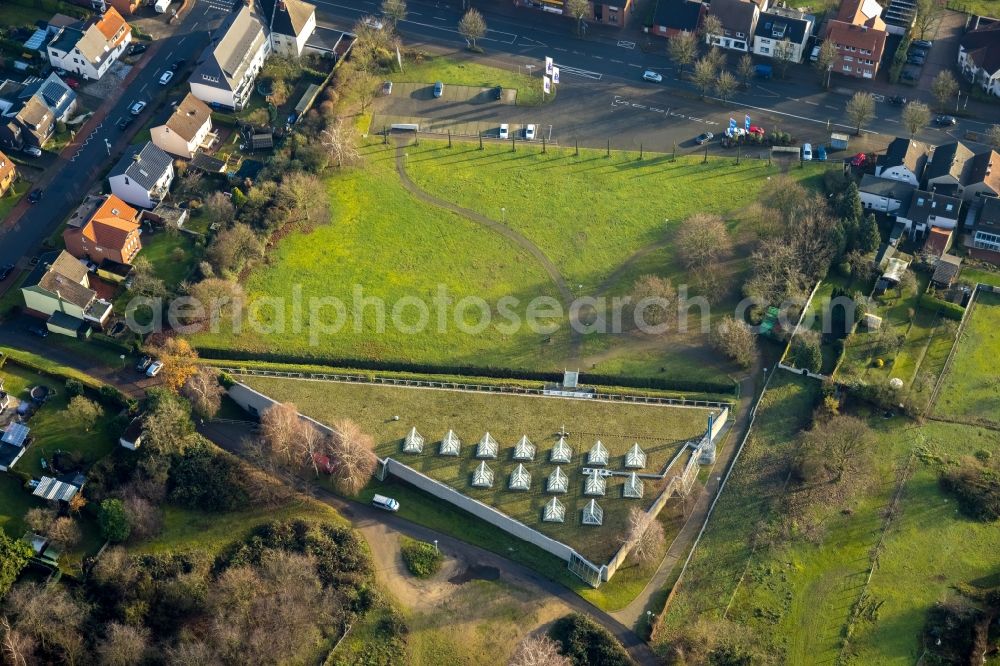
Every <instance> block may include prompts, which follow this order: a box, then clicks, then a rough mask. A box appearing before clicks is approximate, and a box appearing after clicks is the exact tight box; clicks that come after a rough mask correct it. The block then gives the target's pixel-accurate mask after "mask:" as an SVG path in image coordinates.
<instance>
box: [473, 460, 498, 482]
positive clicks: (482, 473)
mask: <svg viewBox="0 0 1000 666" xmlns="http://www.w3.org/2000/svg"><path fill="white" fill-rule="evenodd" d="M472 487H473V488H492V487H493V470H492V469H490V466H489V465H487V464H486V461H485V460H484V461H483V462H481V463H479V467H477V468H476V470H475V471H474V472H473V473H472Z"/></svg>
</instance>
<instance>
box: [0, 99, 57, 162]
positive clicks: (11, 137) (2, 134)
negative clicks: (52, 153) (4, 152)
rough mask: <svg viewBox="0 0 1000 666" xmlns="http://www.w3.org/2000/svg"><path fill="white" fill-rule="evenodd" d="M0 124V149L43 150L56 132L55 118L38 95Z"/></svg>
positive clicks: (3, 119) (0, 120) (1, 120)
mask: <svg viewBox="0 0 1000 666" xmlns="http://www.w3.org/2000/svg"><path fill="white" fill-rule="evenodd" d="M0 122H2V123H3V124H2V125H0V147H3V148H9V149H11V150H24V149H25V148H41V147H42V146H44V145H45V143H46V142H47V141H48V140H49V139H50V138H51V137H52V134H53V133H55V130H56V119H55V116H54V115H53V114H52V111H51V110H50V109H49V107H47V106H46V105H45V103H44V102H43V101H42V100H41V98H40V97H39V96H38V95H33V96H31V97H29V98H28V100H27V101H26V102H24V104H23V105H21V108H20V109H18V110H17V111H16V112H14V113H13V115H10V116H5V117H4V118H2V119H0Z"/></svg>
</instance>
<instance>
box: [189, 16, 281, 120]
mask: <svg viewBox="0 0 1000 666" xmlns="http://www.w3.org/2000/svg"><path fill="white" fill-rule="evenodd" d="M270 52H271V40H270V39H269V38H268V36H267V32H266V30H265V28H264V24H263V23H261V20H260V17H259V15H258V14H257V13H256V12H255V11H254V9H253V8H252V7H250V6H248V5H243V6H242V7H241V8H240V9H239V11H236V12H233V13H231V14H229V16H227V17H226V18H225V19H224V20H223V23H222V25H221V26H219V28H218V29H217V30H216V32H215V34H214V35H213V37H212V43H211V44H209V46H208V47H207V48H206V49H205V51H204V53H203V54H202V60H201V63H200V64H199V65H198V67H196V68H195V70H194V73H192V74H191V78H190V80H189V82H190V84H191V93H192V94H193V95H194V96H195V97H197V98H198V99H200V100H201V101H203V102H205V103H207V104H210V105H218V106H223V107H227V108H230V109H236V110H241V109H242V108H243V105H244V104H245V103H246V101H247V99H248V98H249V97H250V94H251V93H252V92H253V85H254V81H255V80H256V78H257V74H258V73H259V72H260V70H261V68H263V67H264V62H265V61H266V60H267V56H268V55H269V54H270Z"/></svg>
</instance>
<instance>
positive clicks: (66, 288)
mask: <svg viewBox="0 0 1000 666" xmlns="http://www.w3.org/2000/svg"><path fill="white" fill-rule="evenodd" d="M86 277H87V268H86V267H85V266H84V265H83V264H81V263H80V262H79V261H77V259H76V258H75V257H73V255H71V254H70V253H69V252H66V251H65V250H61V251H59V252H58V253H56V252H51V253H49V254H47V255H43V256H42V257H41V258H40V260H39V262H38V264H37V265H36V266H35V267H34V269H32V271H31V273H29V274H28V277H27V278H25V280H24V283H23V284H22V285H21V288H22V289H24V288H31V287H38V288H39V289H42V290H43V291H46V292H48V293H50V294H56V293H58V294H59V297H60V298H61V299H62V300H64V301H66V302H67V303H72V304H74V305H76V306H78V307H80V308H87V307H88V306H89V305H90V304H91V303H92V302H93V301H94V298H95V293H94V291H93V290H91V289H89V288H87V287H85V286H84V285H83V282H84V281H85V279H86Z"/></svg>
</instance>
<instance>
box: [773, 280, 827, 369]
mask: <svg viewBox="0 0 1000 666" xmlns="http://www.w3.org/2000/svg"><path fill="white" fill-rule="evenodd" d="M822 284H823V281H822V280H819V281H817V282H816V286H815V287H813V289H812V291H811V292H809V298H808V299H806V302H805V305H803V306H802V312H800V313H799V320H798V321H797V322H795V328H793V329H792V334H791V335H790V336H788V344H786V345H785V351H784V352H782V354H781V361H779V362H778V367H779V368H781V369H782V370H787V371H789V372H794V373H795V374H797V375H805V376H807V377H812V378H813V379H818V380H820V381H823V380H825V379H829V378H828V377H827V376H826V375H821V374H818V373H815V372H809V371H808V370H806V369H804V368H796V367H794V366H791V365H785V362H784V361H785V359H786V358H788V352H789V350H791V348H792V341H793V340H794V339H795V336H796V335H798V334H799V328H800V327H801V326H802V320H803V319H805V316H806V313H807V312H809V306H810V305H811V304H812V300H813V297H815V296H816V292H817V291H819V287H820V285H822Z"/></svg>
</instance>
